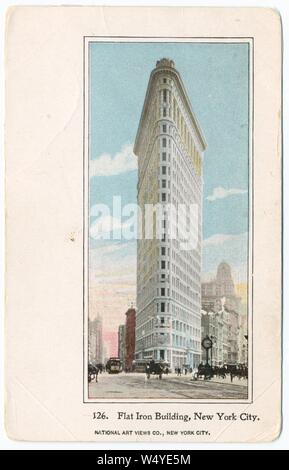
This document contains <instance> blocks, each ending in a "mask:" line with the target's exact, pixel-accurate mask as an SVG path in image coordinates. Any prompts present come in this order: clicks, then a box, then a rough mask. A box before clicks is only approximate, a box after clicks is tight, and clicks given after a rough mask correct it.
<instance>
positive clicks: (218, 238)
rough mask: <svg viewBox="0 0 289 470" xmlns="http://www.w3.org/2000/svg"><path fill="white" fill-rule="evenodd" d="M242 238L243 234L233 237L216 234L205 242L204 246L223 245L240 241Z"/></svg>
mask: <svg viewBox="0 0 289 470" xmlns="http://www.w3.org/2000/svg"><path fill="white" fill-rule="evenodd" d="M240 237H243V234H240V235H231V234H227V233H216V234H215V235H212V236H211V237H209V238H206V239H205V240H203V246H208V245H215V246H217V245H223V244H224V243H225V242H227V241H232V240H238V239H239V238H240Z"/></svg>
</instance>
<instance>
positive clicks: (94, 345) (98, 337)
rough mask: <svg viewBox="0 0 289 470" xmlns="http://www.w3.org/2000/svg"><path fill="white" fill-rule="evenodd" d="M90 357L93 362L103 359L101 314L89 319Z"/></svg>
mask: <svg viewBox="0 0 289 470" xmlns="http://www.w3.org/2000/svg"><path fill="white" fill-rule="evenodd" d="M88 357H89V362H91V363H96V364H100V363H102V361H103V336H102V318H101V317H100V316H97V317H96V318H95V319H94V320H90V321H89V333H88Z"/></svg>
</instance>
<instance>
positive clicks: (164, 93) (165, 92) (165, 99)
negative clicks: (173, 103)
mask: <svg viewBox="0 0 289 470" xmlns="http://www.w3.org/2000/svg"><path fill="white" fill-rule="evenodd" d="M163 99H164V103H165V102H166V101H167V90H164V91H163Z"/></svg>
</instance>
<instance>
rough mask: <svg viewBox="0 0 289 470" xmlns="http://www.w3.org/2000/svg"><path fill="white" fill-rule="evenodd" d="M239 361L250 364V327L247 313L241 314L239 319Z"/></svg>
mask: <svg viewBox="0 0 289 470" xmlns="http://www.w3.org/2000/svg"><path fill="white" fill-rule="evenodd" d="M238 353H239V355H238V362H239V363H240V364H247V365H248V327H247V315H240V319H239V351H238Z"/></svg>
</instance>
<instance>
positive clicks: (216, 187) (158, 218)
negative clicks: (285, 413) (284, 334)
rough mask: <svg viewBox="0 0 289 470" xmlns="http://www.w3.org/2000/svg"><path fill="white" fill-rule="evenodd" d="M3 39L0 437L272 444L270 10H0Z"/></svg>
mask: <svg viewBox="0 0 289 470" xmlns="http://www.w3.org/2000/svg"><path fill="white" fill-rule="evenodd" d="M35 24H37V25H38V26H37V30H38V33H35V31H34V32H33V31H32V30H33V29H35V27H34V28H32V30H31V26H32V25H35ZM6 37H7V40H6V53H7V58H6V71H7V73H6V78H7V86H6V96H7V107H6V123H7V131H6V137H7V139H6V140H7V145H6V162H7V172H6V175H7V185H6V194H7V304H6V350H7V360H6V378H7V380H6V385H7V388H6V392H7V394H6V427H7V432H8V434H9V435H10V436H11V437H12V438H16V439H24V440H75V441H81V440H82V441H93V440H95V441H108V440H112V441H121V440H124V441H163V442H167V441H171V442H215V441H223V442H228V441H238V442H257V441H268V440H273V439H275V438H277V437H278V435H279V432H280V426H281V365H280V364H281V343H280V335H281V39H282V38H281V18H280V16H279V14H278V12H276V11H274V10H270V9H264V8H262V9H260V8H248V9H246V8H241V9H240V8H217V9H215V8H213V9H210V8H177V7H170V8H169V7H118V8H114V7H70V8H63V7H19V8H17V7H16V8H12V9H11V10H10V11H9V12H8V16H7V31H6ZM269 84H270V86H269ZM19 229H20V232H19ZM19 233H21V244H20V243H19V238H20V236H19ZM19 357H22V358H25V367H24V371H23V369H22V370H21V374H20V375H19V374H18V372H17V362H18V359H17V358H19ZM268 370H270V371H271V374H270V378H269V376H268V374H267V373H265V371H268Z"/></svg>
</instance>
